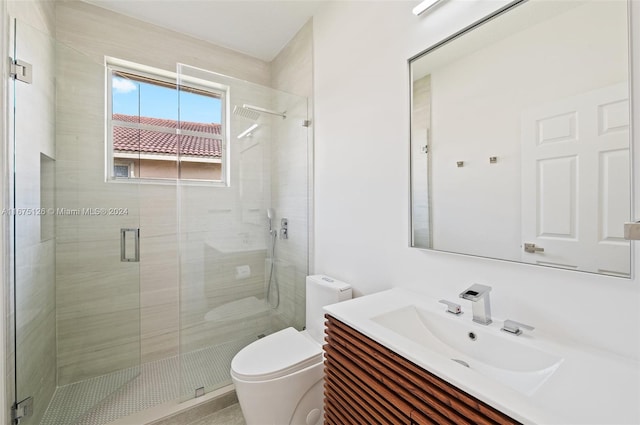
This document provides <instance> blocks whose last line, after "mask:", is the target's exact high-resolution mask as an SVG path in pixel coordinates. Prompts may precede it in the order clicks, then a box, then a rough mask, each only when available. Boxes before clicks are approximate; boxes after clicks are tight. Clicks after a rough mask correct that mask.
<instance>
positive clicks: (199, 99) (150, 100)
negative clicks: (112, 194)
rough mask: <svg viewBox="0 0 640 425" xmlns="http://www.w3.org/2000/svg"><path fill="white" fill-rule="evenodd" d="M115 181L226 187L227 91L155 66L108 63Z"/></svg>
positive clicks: (110, 160)
mask: <svg viewBox="0 0 640 425" xmlns="http://www.w3.org/2000/svg"><path fill="white" fill-rule="evenodd" d="M107 86H108V93H109V108H108V114H107V131H108V135H109V138H108V139H109V142H108V148H107V152H108V155H107V178H108V179H109V180H124V181H126V180H128V179H134V178H136V179H145V180H167V179H169V180H175V179H180V180H193V181H207V182H220V183H225V181H224V176H225V165H226V164H225V155H224V152H225V150H226V147H225V137H224V134H225V131H224V119H223V118H224V117H223V111H224V110H225V108H224V105H225V101H226V90H224V89H221V88H217V87H210V86H208V85H207V84H205V83H203V82H193V84H192V82H191V81H190V82H189V84H188V85H186V84H183V83H181V85H180V87H178V86H177V83H176V77H175V74H171V73H168V72H164V71H160V70H153V69H151V68H149V67H143V66H139V67H135V66H131V67H127V66H122V64H121V63H118V64H108V72H107Z"/></svg>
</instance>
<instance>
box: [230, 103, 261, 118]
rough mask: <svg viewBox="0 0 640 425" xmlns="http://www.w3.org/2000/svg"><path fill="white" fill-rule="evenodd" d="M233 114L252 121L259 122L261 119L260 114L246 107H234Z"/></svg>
mask: <svg viewBox="0 0 640 425" xmlns="http://www.w3.org/2000/svg"><path fill="white" fill-rule="evenodd" d="M233 113H234V114H236V115H238V116H240V117H242V118H246V119H248V120H251V121H258V118H260V113H258V112H256V111H252V110H251V109H248V108H245V107H244V106H238V105H236V106H234V107H233Z"/></svg>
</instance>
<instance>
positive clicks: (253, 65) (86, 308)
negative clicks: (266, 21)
mask: <svg viewBox="0 0 640 425" xmlns="http://www.w3.org/2000/svg"><path fill="white" fill-rule="evenodd" d="M56 18H57V21H56V22H57V38H58V41H59V42H60V43H61V44H64V45H67V46H70V47H72V48H73V50H76V51H77V52H80V53H82V54H84V55H86V56H87V58H88V59H89V60H90V61H91V62H95V63H99V64H101V63H103V61H104V57H105V56H111V57H117V58H120V59H124V60H129V61H132V62H137V63H141V64H145V65H149V66H153V67H157V68H161V69H165V70H169V71H174V70H175V68H176V63H178V62H181V63H186V64H189V65H193V66H197V67H201V68H204V69H209V70H212V71H215V72H219V73H223V74H227V75H232V76H235V77H238V78H241V79H244V80H249V81H253V82H256V83H259V84H268V82H269V78H270V76H269V67H268V65H267V64H266V63H264V62H262V61H260V60H257V59H254V58H251V57H249V56H246V55H243V54H240V53H237V52H234V51H231V50H228V49H224V48H221V47H218V46H215V45H212V44H208V43H205V42H203V41H201V40H196V39H193V38H190V37H187V36H184V35H181V34H178V33H174V32H172V31H168V30H165V29H162V28H159V27H156V26H153V25H150V24H147V23H144V22H141V21H137V20H135V19H131V18H128V17H125V16H122V15H118V14H115V13H112V12H109V11H106V10H104V9H100V8H97V7H95V6H92V5H89V4H86V3H83V2H77V1H69V2H59V3H58V4H57V7H56ZM85 60H86V58H85ZM64 66H65V67H66V66H67V65H66V64H65V65H64ZM81 68H82V67H81ZM90 68H91V71H90V72H89V73H88V74H87V73H84V72H79V73H78V72H75V71H74V70H73V66H72V65H71V64H69V66H68V68H66V71H65V72H64V74H63V75H59V76H58V78H59V79H60V80H61V84H63V85H65V84H66V85H68V86H69V87H66V90H65V92H67V93H72V96H70V97H69V99H65V102H64V103H63V102H61V101H59V102H58V112H59V128H58V155H59V157H60V160H59V167H58V180H59V184H58V191H59V192H58V197H59V198H58V203H59V206H62V205H64V206H67V205H68V206H69V208H73V206H77V207H79V208H83V207H95V206H104V207H117V206H123V207H124V206H128V207H129V208H130V211H129V215H128V216H125V217H109V218H106V219H104V220H100V221H95V218H94V219H86V220H85V219H84V218H82V217H80V218H78V217H73V216H70V217H63V219H62V220H59V222H58V229H57V230H58V234H59V235H60V234H62V235H63V239H62V240H61V241H60V243H59V245H58V251H59V257H60V261H59V262H58V268H57V279H58V280H57V284H58V301H59V307H58V338H59V346H60V348H59V352H58V359H59V377H60V378H59V379H60V384H63V383H67V382H73V381H77V380H80V379H86V378H88V377H91V376H95V375H99V374H102V373H105V372H107V371H109V370H114V369H120V368H122V367H127V366H128V365H130V364H133V363H135V362H136V361H137V358H136V355H135V352H136V344H137V342H136V336H137V332H138V328H137V327H138V326H139V327H140V328H139V332H140V333H141V346H140V347H139V350H140V353H141V357H140V359H141V361H142V362H148V361H153V360H157V359H160V358H164V357H168V356H172V355H176V354H177V353H178V349H179V338H178V335H179V308H180V306H179V300H178V299H179V295H178V290H179V289H178V251H177V250H178V246H179V244H178V237H177V233H176V223H177V221H178V217H177V212H176V211H177V206H176V205H177V204H176V187H175V185H156V184H142V185H140V186H139V187H135V186H132V185H129V184H114V183H110V184H108V183H105V182H104V161H105V159H104V106H103V105H104V93H103V91H104V69H103V68H102V67H101V66H98V67H97V68H96V67H95V66H91V67H90ZM85 74H87V75H85ZM77 189H80V190H79V191H78V190H77ZM201 199H202V198H201ZM205 199H206V198H205ZM225 202H226V200H223V203H225ZM205 204H207V205H204V204H202V203H201V202H198V203H197V205H198V207H199V208H200V210H199V211H201V214H200V213H199V214H197V216H196V217H194V219H195V220H194V221H193V222H191V221H189V222H188V225H189V228H188V229H186V230H187V232H186V233H187V234H188V237H190V238H192V239H191V240H192V241H193V240H194V239H193V238H203V237H204V236H205V235H206V231H207V229H208V228H209V227H210V223H211V221H213V220H216V214H218V213H217V212H216V208H219V204H218V205H216V203H215V202H214V200H212V199H209V201H207V202H205ZM208 204H211V205H208ZM219 214H222V215H223V216H225V213H224V212H219ZM138 219H139V223H137V221H138ZM129 226H131V227H138V226H139V227H140V228H141V262H140V263H138V265H134V264H125V263H120V261H119V242H118V239H117V237H118V231H119V229H120V228H121V227H129ZM202 226H203V227H202ZM191 227H193V229H192V228H191ZM189 246H190V247H193V250H194V252H193V253H192V252H188V253H186V254H185V255H187V258H188V259H193V261H194V264H193V268H192V269H188V270H187V271H186V273H187V274H189V275H191V274H194V275H196V279H195V281H197V282H201V279H200V278H199V277H198V275H201V274H202V273H203V271H202V264H201V263H198V260H201V259H202V257H203V254H202V252H203V249H204V244H203V243H202V241H200V240H198V241H195V243H193V244H190V245H189ZM78 264H80V265H81V266H80V267H78ZM83 264H86V266H83ZM138 266H139V268H137V267H138ZM190 266H191V264H185V267H190ZM138 274H139V282H140V288H139V294H140V295H139V296H140V299H139V303H140V306H141V311H140V314H139V317H138V316H136V312H135V311H136V305H137V303H138V299H137V298H136V291H137V286H136V279H137V277H138ZM187 307H188V306H186V307H185V308H187ZM138 320H139V325H138ZM94 335H99V336H100V337H99V338H97V337H94ZM123 353H124V354H123Z"/></svg>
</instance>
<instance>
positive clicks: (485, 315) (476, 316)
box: [460, 283, 491, 325]
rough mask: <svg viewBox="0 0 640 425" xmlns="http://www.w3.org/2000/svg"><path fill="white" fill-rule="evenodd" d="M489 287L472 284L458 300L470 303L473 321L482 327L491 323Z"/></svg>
mask: <svg viewBox="0 0 640 425" xmlns="http://www.w3.org/2000/svg"><path fill="white" fill-rule="evenodd" d="M489 292H491V287H490V286H485V285H480V284H479V283H474V284H473V285H471V286H470V287H469V288H468V289H466V290H465V291H464V292H462V293H461V294H460V298H463V299H465V300H469V301H471V311H472V312H473V321H474V322H477V323H480V324H482V325H488V324H489V323H491V304H490V302H489Z"/></svg>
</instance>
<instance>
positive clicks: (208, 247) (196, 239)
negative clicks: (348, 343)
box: [177, 64, 309, 399]
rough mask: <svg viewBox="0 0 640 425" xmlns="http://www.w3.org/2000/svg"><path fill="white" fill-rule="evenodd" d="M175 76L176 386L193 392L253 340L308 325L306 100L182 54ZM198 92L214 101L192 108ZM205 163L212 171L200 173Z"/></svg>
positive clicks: (215, 380) (206, 387)
mask: <svg viewBox="0 0 640 425" xmlns="http://www.w3.org/2000/svg"><path fill="white" fill-rule="evenodd" d="M178 86H179V102H178V103H179V111H180V120H179V121H180V127H181V133H182V134H181V137H180V148H179V154H180V158H179V174H180V179H179V181H178V184H177V198H178V239H179V252H180V256H179V267H180V275H179V279H180V283H179V285H180V288H179V290H180V371H181V393H180V395H181V398H182V399H188V398H193V397H197V396H199V395H202V394H204V393H205V392H209V391H212V390H215V389H218V388H221V387H223V386H225V385H228V384H231V377H230V374H229V371H230V365H231V360H232V358H233V356H234V355H235V354H236V353H237V352H238V351H239V350H240V349H242V348H243V347H245V346H246V345H248V344H249V343H251V342H253V341H255V340H257V339H258V338H259V337H261V336H264V335H266V334H269V333H273V332H275V331H278V330H280V329H283V328H285V327H288V326H294V327H296V328H298V329H302V327H303V326H304V287H305V286H304V285H305V276H306V275H307V271H308V161H309V157H308V152H309V149H308V140H307V128H306V127H305V124H306V120H307V100H306V98H303V97H299V96H294V95H290V94H286V93H283V92H279V91H277V90H273V89H271V88H268V87H264V86H260V85H257V84H253V83H249V82H246V81H241V80H238V79H235V78H231V77H227V76H224V75H221V74H217V73H214V72H210V71H206V70H202V69H198V68H194V67H190V66H187V65H181V64H179V65H178ZM194 93H200V94H201V96H205V97H206V96H208V97H209V98H214V99H215V101H213V102H209V103H207V105H208V106H206V107H204V108H203V107H196V108H194V106H195V105H197V103H196V102H195V100H194V99H193V95H194ZM203 110H207V111H209V112H208V115H205V116H199V115H197V114H196V113H200V112H202V111H203ZM204 123H208V125H209V127H202V125H203V124H204ZM197 128H200V129H201V130H200V131H201V133H202V131H203V130H202V129H204V128H210V129H211V130H210V134H208V135H206V136H204V135H203V134H198V133H194V132H193V131H194V130H196V129H197ZM197 136H198V137H197ZM207 164H213V165H214V166H215V167H213V168H214V169H215V172H214V173H210V174H207V175H205V177H204V178H200V177H198V175H196V173H195V168H197V167H199V168H201V169H205V168H206V167H207ZM274 253H275V254H274Z"/></svg>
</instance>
